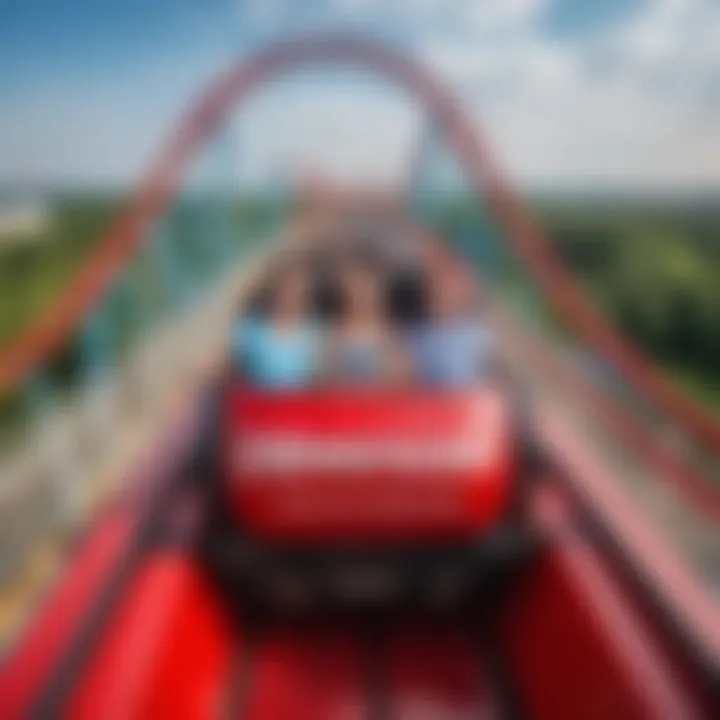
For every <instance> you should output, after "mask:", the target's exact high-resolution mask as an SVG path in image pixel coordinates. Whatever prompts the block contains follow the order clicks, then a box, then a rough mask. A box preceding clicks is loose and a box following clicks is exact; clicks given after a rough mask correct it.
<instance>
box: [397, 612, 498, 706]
mask: <svg viewBox="0 0 720 720" xmlns="http://www.w3.org/2000/svg"><path fill="white" fill-rule="evenodd" d="M483 653H484V649H483V648H482V647H481V646H480V644H479V643H477V642H474V641H473V634H472V631H471V630H469V629H467V628H463V627H462V626H460V627H457V626H456V627H445V628H435V629H433V628H429V629H428V628H412V627H410V628H405V629H404V630H399V631H393V632H391V634H390V636H389V639H388V648H387V654H388V657H387V659H385V660H384V664H385V667H386V672H387V681H386V682H387V696H388V702H387V704H388V716H389V717H392V718H398V719H399V720H422V719H423V718H428V719H430V718H433V719H434V720H444V719H447V720H451V719H453V720H454V719H457V718H482V717H493V715H492V707H493V700H492V698H491V696H490V692H491V691H492V690H493V688H492V687H488V683H487V678H486V677H485V676H484V672H483V669H482V666H481V665H482V662H483V661H484V658H483Z"/></svg>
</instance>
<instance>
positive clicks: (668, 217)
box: [439, 199, 720, 403]
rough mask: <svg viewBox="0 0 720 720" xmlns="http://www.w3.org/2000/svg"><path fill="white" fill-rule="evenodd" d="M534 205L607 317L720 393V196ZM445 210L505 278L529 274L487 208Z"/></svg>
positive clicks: (700, 387)
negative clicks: (495, 225) (511, 251)
mask: <svg viewBox="0 0 720 720" xmlns="http://www.w3.org/2000/svg"><path fill="white" fill-rule="evenodd" d="M532 212H533V216H534V218H535V220H536V221H537V222H538V224H539V225H540V226H541V227H542V228H543V229H544V230H545V233H546V237H547V238H548V240H549V242H551V243H552V245H553V247H554V249H555V250H556V252H557V253H558V255H559V256H560V258H561V259H562V261H563V263H564V265H565V267H566V269H567V270H568V272H569V273H570V274H571V275H572V276H573V277H574V278H575V279H576V280H578V281H579V282H580V284H581V285H582V287H583V289H584V290H585V291H586V292H587V294H588V296H589V298H591V299H592V301H593V302H594V303H595V305H596V306H597V307H598V308H599V309H600V311H601V312H602V313H603V314H604V315H605V317H606V318H607V319H608V320H609V322H610V323H611V324H612V325H613V326H614V327H616V328H617V329H618V330H619V331H620V332H621V333H622V334H624V335H625V336H626V337H627V339H629V340H630V341H631V342H633V343H635V344H636V345H638V346H639V347H640V348H641V349H642V350H643V351H644V353H645V354H646V355H647V356H648V357H649V358H651V359H654V360H655V361H657V362H658V364H660V365H661V366H663V367H664V368H665V369H666V370H667V371H668V372H669V373H670V374H671V375H673V376H674V377H675V378H676V379H678V380H679V381H681V382H682V383H683V384H685V386H686V387H688V388H689V389H690V390H691V391H693V392H695V393H696V395H697V396H698V397H699V398H700V399H702V400H705V401H708V402H711V403H720V203H718V202H717V201H714V202H713V201H712V200H704V201H699V200H696V201H687V202H682V201H678V200H676V201H675V202H673V203H661V202H658V201H655V202H652V201H635V202H628V201H624V202H621V201H610V200H607V201H595V202H590V201H564V202H559V201H557V200H547V199H546V200H543V201H536V202H534V203H532ZM440 216H441V220H440V222H439V224H440V226H441V227H443V228H444V229H447V230H448V231H449V232H450V233H451V234H453V235H455V236H456V237H459V238H461V239H462V238H463V237H465V238H467V237H468V236H470V237H471V239H472V240H473V241H475V242H478V241H479V245H480V246H481V248H482V247H483V246H484V247H485V249H484V250H481V251H480V253H479V255H478V256H476V260H477V261H478V262H479V263H480V264H484V265H485V269H486V271H487V272H488V273H489V274H493V275H494V276H495V278H496V279H498V280H499V281H500V283H501V284H502V285H504V286H505V287H507V286H508V285H515V286H517V285H518V284H523V283H526V282H527V281H528V278H527V275H526V274H524V271H523V270H522V268H521V267H520V266H519V264H518V263H517V262H516V261H515V260H514V259H513V258H512V256H511V255H510V254H509V252H508V250H507V247H506V246H504V244H503V243H502V236H501V234H500V233H499V232H497V230H496V229H494V226H493V224H492V219H491V218H488V217H487V214H486V213H485V212H484V211H483V209H482V208H478V207H477V205H475V204H474V203H473V204H467V203H463V204H454V205H453V206H452V207H450V208H445V209H444V210H443V211H442V212H441V213H440ZM473 227H475V228H479V230H477V231H475V233H473V230H472V228H473ZM488 228H490V229H488ZM473 235H474V236H475V237H473ZM545 310H546V312H547V309H545ZM547 317H548V318H551V317H552V314H551V313H550V312H547Z"/></svg>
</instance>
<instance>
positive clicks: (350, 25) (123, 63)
mask: <svg viewBox="0 0 720 720" xmlns="http://www.w3.org/2000/svg"><path fill="white" fill-rule="evenodd" d="M328 28H339V29H344V30H357V31H358V32H362V33H364V34H369V35H372V36H374V37H378V38H380V39H382V40H385V41H387V42H388V43H391V44H392V45H394V46H396V47H398V48H399V49H401V50H402V51H404V52H407V53H408V54H411V55H413V56H414V57H416V58H417V59H419V60H420V61H422V62H424V63H426V64H427V65H428V66H429V67H430V68H431V69H432V70H433V71H434V72H435V73H436V74H438V75H439V76H440V77H441V78H442V79H443V80H444V81H445V82H446V83H447V84H449V85H450V86H451V87H452V88H453V89H454V90H455V91H456V92H457V93H458V94H459V96H460V97H461V99H462V100H463V101H464V102H465V104H466V106H467V107H468V108H469V110H470V112H471V114H472V117H473V118H474V119H475V121H476V123H477V127H478V129H479V130H480V131H481V132H482V133H483V135H484V137H485V138H486V139H487V140H488V142H489V144H490V147H491V148H492V150H493V151H494V155H495V157H496V158H497V161H498V164H499V165H500V166H501V167H503V168H504V169H505V170H506V171H507V173H508V174H509V175H510V177H511V178H512V179H514V180H515V181H516V182H517V183H519V184H520V185H521V186H524V187H543V188H545V187H557V188H561V189H562V188H566V189H567V188H577V187H579V186H583V187H585V186H587V187H588V188H593V187H597V188H601V189H612V188H625V187H630V188H638V189H655V188H660V189H664V188H671V189H672V188H688V189H691V190H692V189H708V188H717V187H720V0H394V1H393V0H112V1H111V0H0V182H19V183H45V182H53V183H56V182H70V183H85V184H88V183H90V184H104V183H108V184H123V185H131V184H133V183H134V182H136V181H137V180H138V179H139V178H140V177H141V175H142V173H143V171H144V170H145V169H146V168H147V167H148V165H149V163H150V161H151V160H152V158H153V157H154V156H155V155H156V154H157V153H158V151H159V149H160V147H161V145H162V142H163V140H164V139H165V138H166V137H167V135H168V132H169V131H170V130H171V128H172V127H173V126H174V125H175V124H176V123H177V122H178V121H179V119H180V118H181V116H182V114H183V112H185V111H186V109H187V108H188V107H189V105H191V104H192V102H193V100H194V99H195V98H197V96H198V94H199V93H200V91H201V90H202V89H203V88H204V87H206V86H207V85H208V83H209V82H211V81H212V79H213V78H214V77H216V76H217V75H218V74H219V73H220V72H221V71H222V70H223V69H225V68H226V67H228V65H229V64H231V63H232V62H236V61H237V60H238V59H241V58H243V57H245V56H247V55H248V54H251V53H252V52H253V51H254V50H256V49H257V48H259V47H261V46H263V45H264V44H265V43H267V42H269V41H272V40H276V39H278V38H282V37H285V36H288V35H292V34H294V33H306V32H308V31H311V30H316V29H328ZM232 127H233V129H232V135H233V140H232V146H233V158H234V160H233V162H234V163H236V164H237V166H238V167H239V168H240V170H239V171H238V172H239V173H240V174H241V175H244V176H247V177H250V178H253V177H260V176H262V175H263V174H264V175H272V174H273V173H275V174H277V173H282V172H284V171H286V170H287V168H295V169H296V168H304V167H306V166H310V165H314V164H318V163H319V164H321V165H323V166H327V167H328V168H329V169H330V170H331V171H336V172H337V173H338V174H347V175H348V176H349V177H355V176H358V177H363V178H364V177H368V178H374V177H378V178H381V177H382V178H392V177H393V176H394V175H396V174H398V173H399V172H400V171H401V168H402V167H403V166H404V165H403V164H404V162H405V161H406V160H407V157H408V156H409V155H410V154H411V153H412V150H413V147H414V146H415V143H416V142H417V138H418V136H419V133H420V131H421V128H422V116H421V114H420V113H419V112H418V110H417V108H416V107H415V106H414V105H413V104H412V103H411V102H410V101H409V100H408V99H407V98H405V97H404V96H402V95H401V94H398V93H397V92H396V91H394V90H393V89H392V88H389V87H387V86H385V85H384V84H383V83H381V82H379V81H378V80H375V79H366V78H363V77H361V76H360V75H358V74H357V73H352V72H338V71H332V72H331V71H328V70H318V71H316V72H314V73H310V74H307V73H305V74H302V75H297V76H292V77H289V78H286V79H283V80H282V81H280V82H278V83H276V84H275V85H273V86H272V87H270V88H268V89H265V90H263V91H262V92H260V93H258V95H257V97H255V98H254V99H253V101H252V103H251V104H250V106H249V107H247V108H243V109H242V110H241V111H239V112H238V114H237V118H236V121H235V122H234V124H233V126H232Z"/></svg>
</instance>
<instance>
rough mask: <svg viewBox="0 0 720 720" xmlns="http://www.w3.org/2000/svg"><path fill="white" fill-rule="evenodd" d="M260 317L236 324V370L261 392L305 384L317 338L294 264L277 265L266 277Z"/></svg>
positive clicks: (315, 358) (303, 278)
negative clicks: (262, 390) (270, 276)
mask: <svg viewBox="0 0 720 720" xmlns="http://www.w3.org/2000/svg"><path fill="white" fill-rule="evenodd" d="M265 301H266V304H267V307H265V308H264V312H263V314H262V316H261V317H258V318H247V317H244V318H242V319H241V320H240V322H239V324H238V326H237V328H236V329H235V331H234V333H233V340H232V355H233V359H234V363H235V366H236V368H237V370H238V371H239V372H240V373H242V375H243V376H245V377H247V378H248V380H249V381H250V382H251V383H252V384H254V385H258V386H260V387H266V388H294V387H302V386H304V385H307V384H309V383H310V382H311V381H312V380H313V379H314V378H315V376H316V373H317V370H318V364H319V353H320V345H321V343H320V338H319V336H318V332H317V330H316V328H315V327H314V326H313V324H312V323H311V322H309V321H308V314H309V311H310V305H311V287H310V283H309V281H308V278H307V274H306V273H305V272H304V270H303V269H302V268H301V267H300V266H298V265H296V264H287V265H284V266H281V267H280V268H279V269H278V270H277V271H276V273H275V274H274V275H273V277H272V278H271V282H270V284H269V286H268V292H267V296H266V298H265Z"/></svg>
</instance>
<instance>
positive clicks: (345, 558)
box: [209, 385, 527, 603]
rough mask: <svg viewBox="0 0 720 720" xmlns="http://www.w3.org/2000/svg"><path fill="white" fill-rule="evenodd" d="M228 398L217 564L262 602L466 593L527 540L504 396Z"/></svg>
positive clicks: (329, 393)
mask: <svg viewBox="0 0 720 720" xmlns="http://www.w3.org/2000/svg"><path fill="white" fill-rule="evenodd" d="M223 403H224V410H223V412H222V418H223V419H222V426H223V427H222V432H221V436H222V440H221V458H222V460H221V464H220V465H221V468H220V486H221V492H220V503H219V505H220V507H219V508H218V515H219V516H221V517H222V518H223V520H221V521H219V522H216V523H213V524H212V526H211V530H210V533H209V534H210V535H211V536H212V537H211V538H210V542H209V547H210V548H212V550H211V559H213V560H214V561H215V565H216V566H219V567H221V568H222V570H223V571H224V573H223V574H224V575H225V577H226V579H227V577H228V576H229V577H232V578H233V579H234V581H235V582H241V583H243V584H244V585H245V586H246V588H245V591H246V592H248V591H251V592H253V593H256V594H257V593H258V592H259V593H261V595H262V597H263V600H264V601H268V600H273V601H274V600H281V601H282V600H284V599H290V600H291V601H293V602H296V603H297V602H300V601H310V600H311V598H312V599H316V600H317V599H319V598H324V599H326V600H327V599H333V600H336V601H338V600H339V601H342V602H345V603H346V602H348V601H350V602H352V601H356V600H369V599H372V600H376V601H379V600H388V599H390V598H393V597H396V596H402V597H408V598H410V597H413V598H415V599H417V591H423V593H425V594H428V595H429V596H430V597H433V596H435V597H441V596H444V595H446V594H448V593H450V591H451V590H452V591H455V592H459V591H461V590H463V591H464V592H465V593H467V592H468V591H470V590H471V589H473V588H475V589H477V587H478V583H480V582H481V581H482V580H487V577H486V576H487V573H488V570H489V568H490V567H495V564H496V561H497V560H498V553H499V552H501V553H502V552H506V550H507V547H508V544H509V542H512V541H513V540H517V539H518V538H519V534H520V527H519V523H518V519H519V513H520V512H521V504H522V496H521V491H520V487H521V482H520V480H521V479H522V478H521V475H522V474H523V472H525V471H526V469H527V463H526V462H523V461H521V457H522V456H523V455H524V448H523V447H522V441H521V438H520V434H519V433H518V432H517V430H516V427H515V425H516V423H515V419H514V414H513V412H512V410H511V407H510V403H509V402H508V401H507V398H506V396H505V394H504V393H503V392H501V391H499V390H497V389H495V388H490V387H486V388H482V389H480V388H478V389H468V390H466V391H464V392H459V391H439V392H438V391H434V392H433V391H427V390H422V389H403V390H392V389H380V390H376V391H371V392H362V391H360V392H358V391H353V390H349V391H348V390H340V391H334V390H320V391H318V392H307V391H306V392H291V393H285V392H274V393H268V392H259V391H257V390H252V389H248V388H246V387H245V386H243V385H232V386H231V387H230V388H229V389H228V391H227V393H226V396H225V398H224V401H223ZM219 528H223V529H224V532H222V531H220V530H219ZM520 545H522V543H521V544H520ZM451 581H452V582H451Z"/></svg>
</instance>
